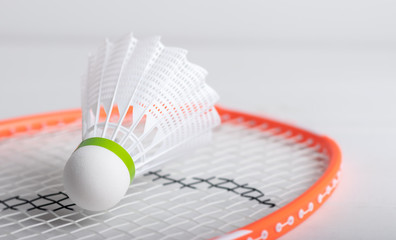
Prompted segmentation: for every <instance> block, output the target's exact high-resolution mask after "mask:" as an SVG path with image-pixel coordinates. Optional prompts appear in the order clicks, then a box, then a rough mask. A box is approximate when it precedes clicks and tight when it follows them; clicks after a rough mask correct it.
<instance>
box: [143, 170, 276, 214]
mask: <svg viewBox="0 0 396 240" xmlns="http://www.w3.org/2000/svg"><path fill="white" fill-rule="evenodd" d="M160 172H161V170H157V171H150V172H148V173H146V174H144V176H153V177H154V178H153V181H158V180H164V181H165V182H164V183H163V185H164V186H166V185H171V184H178V185H180V188H186V187H187V188H191V189H196V185H198V184H202V183H205V184H206V186H207V187H208V188H217V189H223V190H225V191H227V192H232V193H235V194H237V195H240V196H241V197H244V198H247V199H249V200H251V201H256V202H258V203H259V204H263V205H266V206H268V207H269V208H273V207H275V206H276V204H275V203H273V202H272V201H271V199H270V198H267V197H265V195H264V193H263V192H261V191H260V190H259V189H257V188H254V187H249V186H248V184H247V183H245V184H238V183H237V182H235V180H234V179H228V178H220V177H219V178H217V177H209V178H198V177H193V178H192V179H193V180H194V181H192V182H189V183H188V182H187V180H186V179H185V178H181V179H173V178H171V177H170V174H161V173H160Z"/></svg>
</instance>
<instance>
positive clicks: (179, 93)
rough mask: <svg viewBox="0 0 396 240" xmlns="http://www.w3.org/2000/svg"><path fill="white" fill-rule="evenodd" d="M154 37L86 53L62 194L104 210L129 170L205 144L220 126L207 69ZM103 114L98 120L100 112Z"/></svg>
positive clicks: (132, 172)
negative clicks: (77, 129) (78, 135)
mask: <svg viewBox="0 0 396 240" xmlns="http://www.w3.org/2000/svg"><path fill="white" fill-rule="evenodd" d="M186 54H187V51H186V50H183V49H180V48H171V47H164V45H163V44H162V43H161V42H160V38H159V37H153V38H148V39H144V40H139V41H138V40H137V39H135V38H134V37H133V36H132V34H130V35H128V36H126V37H124V38H121V39H119V40H118V41H115V42H110V41H108V40H106V41H105V43H104V45H102V46H101V47H99V49H98V50H97V52H96V53H95V54H94V55H92V56H91V57H90V58H89V66H88V73H87V76H86V77H85V79H84V81H83V91H82V114H83V115H82V118H83V120H82V121H83V124H82V136H83V137H82V138H83V141H82V142H81V144H80V145H79V146H78V148H77V149H76V150H75V151H74V152H73V154H72V155H71V157H70V159H69V160H68V162H67V163H66V165H65V168H64V173H63V175H64V176H63V178H64V187H65V190H66V193H67V194H68V195H69V197H70V198H71V199H72V201H73V202H75V203H76V204H77V205H78V206H80V207H82V208H85V209H88V210H93V211H101V210H106V209H108V208H110V207H112V206H114V205H115V204H117V203H118V202H119V201H120V200H121V199H122V197H123V196H124V195H125V193H126V191H127V189H128V187H129V184H130V183H131V181H132V179H133V178H134V176H135V175H139V174H141V173H143V172H144V171H146V170H148V169H150V168H152V167H154V166H157V165H159V164H161V163H163V162H165V161H167V160H169V159H171V158H174V157H175V156H177V155H178V154H179V153H181V152H183V151H185V150H186V149H192V148H194V147H196V146H197V145H200V144H203V143H206V142H208V141H209V140H210V138H211V133H212V129H213V128H214V127H215V126H217V125H219V124H220V118H219V115H218V113H217V111H216V109H215V108H214V104H215V102H216V101H217V100H218V95H217V94H216V92H215V91H214V90H213V89H212V88H210V87H209V86H208V85H207V84H206V83H205V77H206V74H207V72H206V71H205V70H204V69H203V68H201V67H199V66H197V65H194V64H192V63H190V62H188V61H187V58H186ZM101 112H102V115H103V112H105V114H104V115H105V119H104V118H101V117H100V114H101Z"/></svg>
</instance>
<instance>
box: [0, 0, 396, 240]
mask: <svg viewBox="0 0 396 240" xmlns="http://www.w3.org/2000/svg"><path fill="white" fill-rule="evenodd" d="M211 3H212V1H209V0H201V1H199V2H198V1H196V2H190V1H181V0H179V1H166V2H160V1H158V2H154V1H144V3H142V2H139V3H138V4H129V5H127V4H126V2H122V1H116V2H112V5H110V3H104V2H99V3H96V2H95V4H94V1H86V2H84V3H77V2H74V3H73V2H70V1H68V2H53V1H35V2H21V1H12V2H11V1H10V2H8V4H3V5H2V6H1V7H0V19H1V21H0V79H1V80H0V84H1V87H0V102H1V103H2V104H1V110H2V111H1V112H0V117H1V118H7V117H13V116H18V115H26V114H32V113H37V112H43V111H51V110H59V109H65V108H76V107H79V104H80V103H79V98H80V97H79V95H80V89H79V87H80V76H81V74H82V73H83V71H84V70H85V69H86V61H87V59H86V56H87V54H88V52H89V51H92V50H93V49H95V48H96V46H97V45H98V43H100V41H101V40H102V39H103V38H104V37H106V36H110V37H113V36H118V35H122V34H125V33H127V32H129V31H134V32H135V33H136V35H137V36H147V35H152V34H162V35H163V36H164V37H163V41H164V42H165V44H167V45H175V46H181V47H184V48H187V49H189V50H190V54H189V56H188V57H189V59H191V61H192V62H194V63H197V64H199V65H202V66H204V67H205V68H206V69H207V70H208V71H209V76H208V82H209V84H211V85H212V86H213V87H214V88H215V89H216V90H217V91H218V93H219V94H220V96H221V101H220V103H222V104H223V105H224V106H228V107H234V108H238V109H245V110H249V111H252V112H256V113H260V114H264V115H267V116H271V117H274V118H277V119H281V120H285V121H287V122H292V123H294V124H296V125H299V126H303V127H306V128H309V129H311V130H314V131H316V132H320V133H325V134H326V135H329V136H331V137H332V138H334V139H335V140H336V141H337V142H339V144H340V146H341V148H342V151H343V154H344V156H343V161H344V162H343V176H342V179H341V183H340V185H339V187H338V189H337V190H336V191H335V193H334V195H333V197H332V198H331V199H330V200H329V201H328V202H327V203H326V204H325V205H324V206H323V207H322V208H321V209H320V210H319V211H318V212H317V214H315V215H314V216H312V217H311V218H310V219H309V220H307V221H306V222H305V223H303V224H302V225H301V226H300V227H298V228H297V229H295V230H293V231H292V232H290V233H288V234H287V235H286V236H285V237H284V239H302V238H308V239H394V238H395V237H396V229H395V228H394V219H395V217H396V201H395V197H396V193H395V191H394V190H393V189H394V182H395V181H396V175H395V174H394V169H396V161H395V160H396V151H394V139H395V134H396V123H395V122H396V110H395V107H394V106H393V105H394V103H395V101H396V94H395V93H396V71H395V66H396V44H395V42H396V26H395V25H396V15H395V14H394V12H395V9H396V2H393V1H385V0H380V1H331V2H318V1H307V0H303V1H272V2H271V3H266V2H265V1H226V0H223V1H216V3H215V4H214V5H213V4H211ZM94 6H95V7H96V8H95V9H94Z"/></svg>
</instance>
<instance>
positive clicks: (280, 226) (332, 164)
mask: <svg viewBox="0 0 396 240" xmlns="http://www.w3.org/2000/svg"><path fill="white" fill-rule="evenodd" d="M216 109H217V111H218V112H219V114H220V116H222V119H225V117H226V118H227V119H234V118H243V119H245V120H248V121H249V122H250V124H249V125H248V126H246V127H249V128H253V127H257V126H259V125H265V126H266V128H265V130H268V129H272V128H276V129H279V131H278V132H277V133H275V134H276V135H277V134H283V135H282V137H286V138H293V139H297V140H295V141H296V142H297V143H299V142H301V143H302V142H306V141H307V140H309V139H310V140H311V143H310V145H309V146H320V147H319V150H318V152H322V153H324V154H326V155H327V156H328V157H329V164H328V166H327V169H326V170H325V172H324V173H323V175H322V176H321V177H320V178H319V179H318V180H317V181H316V182H315V183H314V184H313V185H312V186H311V187H309V188H308V189H307V190H306V191H305V192H304V193H303V194H301V195H300V196H299V197H297V198H296V199H294V200H292V201H291V202H290V203H288V204H286V205H285V206H283V207H281V208H280V209H278V210H276V211H275V212H273V213H271V214H269V215H267V216H265V217H263V218H261V219H259V220H257V221H255V222H253V223H250V224H248V225H246V226H244V227H241V228H239V229H236V230H234V231H232V232H230V233H228V234H226V235H225V236H229V237H231V236H233V237H234V238H235V239H276V238H278V237H280V236H282V235H284V234H285V233H287V232H288V231H290V230H292V229H293V228H295V227H296V226H298V225H299V224H300V223H302V222H303V221H304V220H305V219H307V218H308V217H310V216H311V215H312V214H313V213H314V212H315V211H316V210H317V209H318V208H319V207H320V206H321V205H322V204H323V203H324V202H325V201H326V200H327V199H328V198H329V197H330V196H331V194H332V193H333V191H334V189H335V187H336V186H337V184H338V182H339V177H340V170H341V150H340V148H339V147H338V145H337V143H336V142H335V141H333V140H332V139H330V138H329V137H327V136H321V135H317V134H315V133H312V132H310V131H307V130H304V129H301V128H298V127H295V126H291V125H289V124H286V123H281V122H278V121H275V120H271V119H269V118H266V117H262V116H257V115H253V114H246V113H243V112H239V111H234V110H229V109H226V108H223V107H220V106H216ZM78 119H81V110H80V109H75V110H66V111H59V112H52V113H46V114H38V115H31V116H26V117H20V118H14V119H9V120H3V121H0V139H3V138H10V137H13V136H15V135H19V134H29V133H32V134H34V133H35V132H39V131H40V130H42V129H43V128H44V127H46V126H57V125H67V124H70V123H72V122H75V121H77V120H78ZM286 132H288V133H289V134H288V135H285V134H284V133H286ZM297 135H298V136H300V137H299V138H295V137H296V136H297ZM220 238H221V237H220ZM214 239H216V238H214ZM227 239H229V238H227Z"/></svg>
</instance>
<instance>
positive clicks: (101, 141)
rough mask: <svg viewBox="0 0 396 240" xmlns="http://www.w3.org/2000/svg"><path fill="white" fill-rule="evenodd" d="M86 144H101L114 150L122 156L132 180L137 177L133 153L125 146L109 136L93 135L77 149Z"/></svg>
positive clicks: (100, 145)
mask: <svg viewBox="0 0 396 240" xmlns="http://www.w3.org/2000/svg"><path fill="white" fill-rule="evenodd" d="M84 146H99V147H103V148H106V149H107V150H110V151H112V152H113V153H114V154H115V155H117V156H118V157H119V158H121V160H122V161H123V162H124V164H125V166H126V167H127V168H128V171H129V175H130V177H131V182H132V180H133V178H134V177H135V163H134V162H133V159H132V157H131V155H129V153H128V152H127V151H126V150H125V149H124V148H123V147H121V145H119V144H118V143H116V142H114V141H111V140H109V139H107V138H101V137H93V138H88V139H85V140H84V141H82V142H81V144H80V145H79V146H78V148H77V149H79V148H80V147H84Z"/></svg>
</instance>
